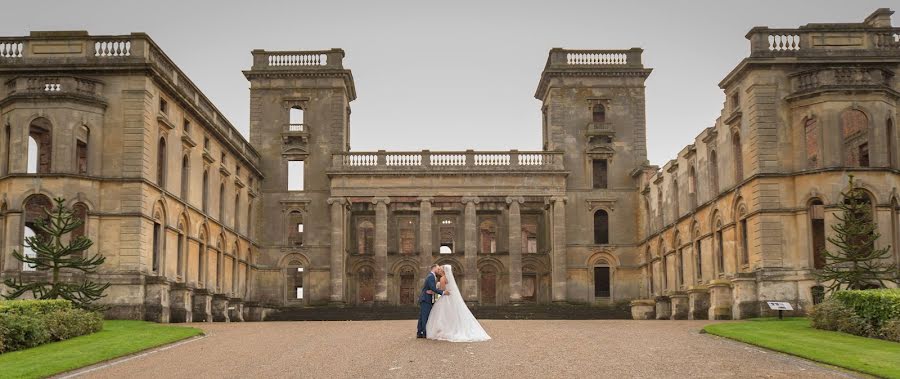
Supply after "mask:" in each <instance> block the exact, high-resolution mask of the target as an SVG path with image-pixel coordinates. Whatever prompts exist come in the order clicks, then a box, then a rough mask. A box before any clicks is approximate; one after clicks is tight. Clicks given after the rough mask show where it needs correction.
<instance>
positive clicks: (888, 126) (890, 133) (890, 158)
mask: <svg viewBox="0 0 900 379" xmlns="http://www.w3.org/2000/svg"><path fill="white" fill-rule="evenodd" d="M884 126H885V137H886V138H887V157H886V158H887V166H888V167H894V155H895V154H894V146H896V144H895V141H894V139H895V138H897V137H896V136H894V120H892V119H890V118H889V119H887V122H885V125H884Z"/></svg>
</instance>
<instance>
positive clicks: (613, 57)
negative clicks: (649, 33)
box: [547, 48, 643, 68]
mask: <svg viewBox="0 0 900 379" xmlns="http://www.w3.org/2000/svg"><path fill="white" fill-rule="evenodd" d="M642 52H643V50H642V49H639V48H633V49H628V50H570V49H561V48H554V49H552V50H550V56H549V58H548V61H547V67H553V66H555V67H573V66H574V67H582V66H584V67H592V66H610V67H616V66H621V67H642V64H641V53H642ZM574 67H573V68H574Z"/></svg>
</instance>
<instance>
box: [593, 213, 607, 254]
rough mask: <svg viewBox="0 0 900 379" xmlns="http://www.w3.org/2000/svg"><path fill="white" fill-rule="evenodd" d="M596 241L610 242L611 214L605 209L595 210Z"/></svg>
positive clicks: (600, 242) (599, 242)
mask: <svg viewBox="0 0 900 379" xmlns="http://www.w3.org/2000/svg"><path fill="white" fill-rule="evenodd" d="M594 243H595V244H598V245H601V244H608V243H609V214H608V213H606V211H605V210H603V209H600V210H598V211H596V212H594Z"/></svg>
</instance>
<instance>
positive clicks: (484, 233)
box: [0, 9, 900, 322]
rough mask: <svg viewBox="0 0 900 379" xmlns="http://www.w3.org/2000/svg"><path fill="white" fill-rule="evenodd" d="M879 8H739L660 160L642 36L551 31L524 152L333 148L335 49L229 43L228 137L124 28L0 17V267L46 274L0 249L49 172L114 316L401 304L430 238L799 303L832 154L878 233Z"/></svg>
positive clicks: (834, 190) (168, 317)
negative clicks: (744, 42) (741, 27)
mask: <svg viewBox="0 0 900 379" xmlns="http://www.w3.org/2000/svg"><path fill="white" fill-rule="evenodd" d="M891 13H892V12H890V11H889V10H885V9H881V10H878V11H876V12H875V13H874V14H873V15H872V16H870V17H869V18H868V19H866V21H865V22H864V23H861V24H827V25H822V24H809V25H807V26H805V27H801V28H799V29H794V30H774V29H768V28H754V29H753V30H751V32H750V33H749V34H748V36H747V37H748V39H750V41H751V55H750V57H749V58H747V59H745V60H744V61H743V62H741V63H740V64H739V65H738V67H737V68H735V70H734V71H733V72H732V73H731V74H729V75H728V77H727V78H726V79H725V80H724V81H723V82H722V83H721V84H720V85H721V87H722V88H723V90H724V91H725V94H726V97H727V99H728V101H727V102H726V106H725V109H724V110H723V113H722V117H721V118H720V119H718V120H717V122H716V125H715V126H714V127H711V128H708V129H707V130H705V131H704V132H703V133H701V135H700V136H699V137H698V138H697V139H696V142H695V143H694V144H693V145H691V146H689V147H687V148H685V149H684V150H683V151H682V152H681V153H680V154H679V156H678V157H677V159H675V160H672V161H671V162H669V163H668V164H666V165H665V166H664V167H663V170H661V171H660V170H659V169H658V167H656V166H650V165H649V164H648V162H647V147H646V122H645V116H644V113H645V112H644V106H645V98H644V88H645V80H646V79H647V77H648V76H649V75H650V73H651V70H650V69H649V68H645V67H644V66H643V64H642V62H641V53H642V50H641V49H629V50H564V49H552V50H550V54H549V57H548V60H547V63H546V65H545V68H544V71H543V73H542V74H541V77H540V80H539V82H538V88H537V91H536V93H535V97H536V98H537V99H538V100H540V101H541V104H542V108H541V109H542V111H543V122H542V135H543V149H542V150H541V151H518V150H512V151H472V150H463V151H428V150H423V151H408V152H402V151H373V152H356V151H351V149H350V144H349V141H350V113H351V112H350V104H351V102H352V101H353V100H354V99H355V98H356V88H355V85H354V81H353V76H352V73H351V71H350V70H349V69H346V68H344V66H343V58H344V52H343V51H342V50H340V49H332V50H325V51H264V50H254V51H253V52H252V57H253V63H252V66H251V67H250V69H249V70H247V71H244V75H245V76H246V78H247V79H248V80H249V82H250V138H249V142H248V141H247V140H245V139H244V138H243V137H242V136H241V134H240V133H239V132H238V131H237V130H236V129H235V128H234V127H233V126H232V125H231V124H230V123H229V121H228V120H226V119H225V118H224V117H223V116H222V114H221V113H220V112H219V111H218V110H217V109H216V108H215V106H213V105H212V104H211V103H210V101H209V100H208V99H207V98H206V97H205V96H204V95H203V94H202V93H201V92H200V90H199V89H198V88H197V87H196V86H195V85H194V84H193V83H191V81H190V79H188V78H187V77H186V76H185V75H184V73H183V72H182V71H181V70H180V69H178V67H177V66H176V65H175V64H174V63H173V62H172V61H171V60H170V59H169V58H168V57H167V56H166V55H165V53H164V52H163V51H162V50H161V49H160V48H159V47H158V46H157V45H156V44H155V43H154V42H153V41H152V40H151V39H150V38H149V37H148V36H147V35H145V34H140V33H135V34H131V35H124V36H90V35H88V34H87V33H85V32H32V33H31V35H30V36H28V37H14V38H0V80H2V82H4V83H6V85H5V86H2V87H0V120H2V122H0V127H2V129H3V131H2V133H0V193H2V197H0V276H2V277H11V276H22V277H25V278H28V277H36V276H40V275H44V273H42V272H39V271H34V270H31V269H29V268H28V267H22V264H21V263H20V262H18V261H17V260H15V259H14V258H13V257H12V255H11V252H12V250H14V249H19V250H20V249H23V246H22V241H23V238H24V236H27V235H29V234H30V233H34V230H33V229H32V223H33V222H34V220H35V219H36V218H37V217H40V209H41V207H42V206H47V205H49V203H50V199H51V198H53V197H56V196H63V197H65V198H66V199H67V203H68V204H70V205H71V206H73V207H74V209H75V210H76V213H77V214H78V215H79V216H80V217H83V218H84V219H85V220H86V224H85V226H84V228H83V230H79V231H77V232H78V233H83V234H86V235H88V236H90V237H91V238H92V239H93V240H94V241H95V245H94V246H93V247H92V248H91V251H90V252H89V253H94V252H99V253H101V254H103V255H104V256H106V257H107V262H106V264H105V265H104V267H103V269H102V270H101V272H100V273H98V274H97V276H98V279H99V280H104V281H110V282H111V283H112V286H111V287H110V290H109V291H108V293H109V296H108V297H107V298H105V299H104V301H105V302H106V303H108V305H110V311H109V313H110V316H113V317H120V318H143V319H149V320H156V321H163V322H166V321H172V322H181V321H190V320H193V321H203V320H206V321H208V320H215V321H224V320H231V321H238V320H259V319H262V318H264V315H265V313H266V312H267V310H268V309H274V308H283V307H307V306H367V305H399V306H415V297H416V295H417V293H418V290H419V286H420V283H421V280H422V279H423V277H424V274H425V273H426V272H427V268H428V266H430V265H431V264H433V263H440V264H450V265H452V266H453V267H454V273H455V276H456V277H457V278H458V279H457V280H458V281H459V283H460V286H461V289H462V292H463V296H464V297H465V300H466V301H467V302H468V303H470V304H473V305H475V304H479V305H509V304H527V303H536V304H550V303H564V302H565V303H578V304H612V303H618V302H623V301H629V300H634V301H633V302H632V304H633V311H634V313H635V316H636V317H660V318H661V317H675V318H681V317H689V316H690V317H719V318H722V317H736V318H740V317H747V316H750V315H756V314H759V313H761V312H762V308H761V307H760V301H764V300H785V301H791V302H794V303H795V304H798V305H801V306H805V305H806V304H808V303H809V302H811V301H812V295H811V292H810V291H811V289H812V288H813V287H814V286H815V285H816V282H815V279H814V278H813V276H812V272H813V270H814V269H815V265H816V264H818V263H816V262H818V261H817V260H816V259H815V256H816V255H815V254H814V253H813V251H816V249H818V248H820V247H821V246H822V241H823V238H824V236H825V235H826V234H827V233H829V230H830V229H829V228H828V226H829V225H830V224H832V223H833V222H834V211H835V207H834V204H835V203H836V202H837V201H839V197H838V193H839V191H840V190H841V189H842V186H843V185H844V183H846V180H845V177H846V175H847V174H848V173H853V174H854V175H856V176H857V177H858V178H860V180H861V182H862V183H863V184H864V185H865V187H866V188H867V189H868V190H869V191H870V193H871V195H872V202H873V210H874V211H875V212H877V214H878V220H879V222H880V227H881V228H882V234H883V235H884V236H885V238H882V240H881V241H880V242H879V243H882V244H884V245H887V244H891V245H896V244H895V243H893V242H892V241H893V240H895V239H896V238H898V233H897V231H898V225H897V216H898V205H897V203H898V199H897V194H896V192H897V190H896V187H897V185H898V183H897V182H898V179H900V176H898V174H900V171H898V168H900V167H898V164H900V161H898V159H900V158H898V157H897V156H896V155H897V154H898V153H897V148H896V146H897V145H896V144H897V143H898V140H897V136H896V132H895V131H894V127H893V123H894V120H895V119H896V114H897V111H896V109H897V107H896V102H897V94H898V92H897V91H898V89H900V86H898V83H897V81H896V80H895V79H894V78H893V76H894V73H895V72H896V71H897V65H898V62H900V41H898V38H900V37H898V35H897V31H898V30H897V29H894V28H892V27H891V25H890V14H891ZM828 128H834V130H835V132H833V133H828ZM838 131H840V133H838ZM679 181H680V182H681V183H682V185H679V184H678V183H679ZM695 252H696V253H695ZM696 256H699V257H701V259H699V260H698V259H695V257H696ZM695 267H700V268H701V269H700V270H696V269H695ZM700 273H702V275H701V274H700ZM70 276H74V277H77V276H78V275H77V274H74V273H72V274H70ZM642 299H643V300H642Z"/></svg>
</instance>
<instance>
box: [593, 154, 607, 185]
mask: <svg viewBox="0 0 900 379" xmlns="http://www.w3.org/2000/svg"><path fill="white" fill-rule="evenodd" d="M593 169H594V188H607V187H608V185H609V183H608V182H607V178H608V171H607V161H606V159H594V162H593Z"/></svg>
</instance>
